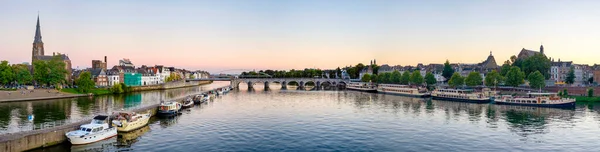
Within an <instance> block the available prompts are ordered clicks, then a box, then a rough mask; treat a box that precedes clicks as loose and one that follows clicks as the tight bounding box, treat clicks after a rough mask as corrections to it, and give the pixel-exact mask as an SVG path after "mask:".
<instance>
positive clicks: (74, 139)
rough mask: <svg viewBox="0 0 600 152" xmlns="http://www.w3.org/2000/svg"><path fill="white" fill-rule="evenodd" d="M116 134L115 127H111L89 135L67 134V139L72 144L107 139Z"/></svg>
mask: <svg viewBox="0 0 600 152" xmlns="http://www.w3.org/2000/svg"><path fill="white" fill-rule="evenodd" d="M116 135H117V128H115V127H112V128H108V129H106V130H103V131H100V132H98V133H95V134H91V135H82V136H67V140H68V141H69V142H71V144H73V145H83V144H89V143H94V142H97V141H101V140H104V139H108V138H111V137H114V136H116Z"/></svg>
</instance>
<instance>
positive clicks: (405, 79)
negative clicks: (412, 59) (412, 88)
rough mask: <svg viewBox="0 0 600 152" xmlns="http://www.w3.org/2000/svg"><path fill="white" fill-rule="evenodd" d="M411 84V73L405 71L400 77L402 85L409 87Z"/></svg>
mask: <svg viewBox="0 0 600 152" xmlns="http://www.w3.org/2000/svg"><path fill="white" fill-rule="evenodd" d="M409 83H410V72H408V71H404V73H402V76H401V77H400V84H403V85H408V84H409Z"/></svg>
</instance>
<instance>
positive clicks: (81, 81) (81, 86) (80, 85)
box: [75, 71, 96, 93]
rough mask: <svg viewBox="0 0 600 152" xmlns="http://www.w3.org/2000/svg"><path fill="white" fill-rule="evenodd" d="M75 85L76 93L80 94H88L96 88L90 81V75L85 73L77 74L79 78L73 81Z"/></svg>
mask: <svg viewBox="0 0 600 152" xmlns="http://www.w3.org/2000/svg"><path fill="white" fill-rule="evenodd" d="M75 84H76V85H77V91H79V92H81V93H89V92H90V91H91V90H92V88H94V86H96V85H95V84H94V81H93V80H92V74H90V72H87V71H86V72H82V73H81V74H79V78H77V80H75Z"/></svg>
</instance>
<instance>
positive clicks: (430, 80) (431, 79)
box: [425, 72, 437, 87]
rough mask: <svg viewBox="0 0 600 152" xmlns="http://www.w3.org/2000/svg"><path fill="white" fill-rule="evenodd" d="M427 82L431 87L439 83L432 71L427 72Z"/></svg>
mask: <svg viewBox="0 0 600 152" xmlns="http://www.w3.org/2000/svg"><path fill="white" fill-rule="evenodd" d="M425 83H426V84H427V87H431V86H432V85H435V84H436V83H437V80H436V79H435V76H434V75H433V74H432V73H431V72H427V74H425Z"/></svg>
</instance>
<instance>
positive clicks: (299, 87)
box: [298, 81, 305, 90]
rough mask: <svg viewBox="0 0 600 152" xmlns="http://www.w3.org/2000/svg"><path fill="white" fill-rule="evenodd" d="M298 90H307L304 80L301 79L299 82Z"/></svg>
mask: <svg viewBox="0 0 600 152" xmlns="http://www.w3.org/2000/svg"><path fill="white" fill-rule="evenodd" d="M298 90H305V89H304V81H300V82H299V83H298Z"/></svg>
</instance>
